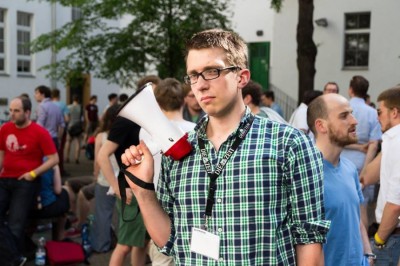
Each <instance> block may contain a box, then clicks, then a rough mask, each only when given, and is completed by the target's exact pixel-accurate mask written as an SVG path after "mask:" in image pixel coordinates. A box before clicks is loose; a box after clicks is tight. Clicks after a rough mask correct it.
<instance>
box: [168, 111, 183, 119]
mask: <svg viewBox="0 0 400 266" xmlns="http://www.w3.org/2000/svg"><path fill="white" fill-rule="evenodd" d="M163 113H164V115H165V116H166V117H167V118H168V120H171V121H184V119H183V115H182V112H181V110H176V111H164V110H163Z"/></svg>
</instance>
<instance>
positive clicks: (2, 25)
mask: <svg viewBox="0 0 400 266" xmlns="http://www.w3.org/2000/svg"><path fill="white" fill-rule="evenodd" d="M0 13H1V14H0V29H1V30H2V32H3V36H2V37H1V36H0V44H2V45H0V48H1V47H2V49H0V61H1V62H2V63H0V74H5V73H6V72H7V57H6V50H7V42H6V38H7V32H6V21H7V9H4V8H0Z"/></svg>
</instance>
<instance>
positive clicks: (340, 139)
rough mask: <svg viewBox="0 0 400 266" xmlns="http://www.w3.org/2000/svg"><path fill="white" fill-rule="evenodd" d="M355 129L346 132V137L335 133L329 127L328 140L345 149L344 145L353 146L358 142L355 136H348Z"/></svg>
mask: <svg viewBox="0 0 400 266" xmlns="http://www.w3.org/2000/svg"><path fill="white" fill-rule="evenodd" d="M354 130H355V129H354V128H351V129H349V130H348V133H347V134H346V135H343V134H340V133H338V132H337V131H335V130H334V129H333V128H332V127H331V126H329V128H328V131H329V140H330V141H331V142H332V143H334V144H336V145H338V146H339V147H345V146H346V145H349V144H355V143H357V142H358V138H357V136H355V137H352V136H351V135H350V133H351V132H353V131H354Z"/></svg>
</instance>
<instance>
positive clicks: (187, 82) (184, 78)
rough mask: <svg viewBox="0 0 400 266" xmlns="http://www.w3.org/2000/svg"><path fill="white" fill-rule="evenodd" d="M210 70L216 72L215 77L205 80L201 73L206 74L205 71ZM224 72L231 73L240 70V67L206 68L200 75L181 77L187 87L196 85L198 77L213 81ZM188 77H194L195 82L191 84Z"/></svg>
mask: <svg viewBox="0 0 400 266" xmlns="http://www.w3.org/2000/svg"><path fill="white" fill-rule="evenodd" d="M211 70H217V76H215V77H213V78H206V77H205V76H204V75H203V73H204V72H207V71H211ZM224 70H232V71H235V70H241V67H238V66H230V67H224V68H208V69H205V70H203V71H202V72H200V73H193V74H190V75H186V76H184V77H183V81H184V82H185V84H187V85H194V84H196V83H197V81H198V80H199V77H200V76H201V77H202V78H203V79H204V80H213V79H217V78H219V77H220V76H221V71H224ZM190 77H196V82H193V83H192V82H191V81H190Z"/></svg>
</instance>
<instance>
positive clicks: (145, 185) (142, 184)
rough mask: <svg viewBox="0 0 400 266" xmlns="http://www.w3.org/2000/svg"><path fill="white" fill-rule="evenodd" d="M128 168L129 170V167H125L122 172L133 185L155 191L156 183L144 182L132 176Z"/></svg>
mask: <svg viewBox="0 0 400 266" xmlns="http://www.w3.org/2000/svg"><path fill="white" fill-rule="evenodd" d="M126 168H127V166H125V165H123V166H122V167H121V172H122V173H124V175H125V176H127V177H128V178H129V179H130V180H131V181H132V182H133V183H135V184H136V185H138V186H139V187H141V188H144V189H147V190H155V188H154V183H147V182H144V181H143V180H141V179H139V178H137V177H136V176H134V175H132V174H131V173H130V172H129V171H127V170H126Z"/></svg>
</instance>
